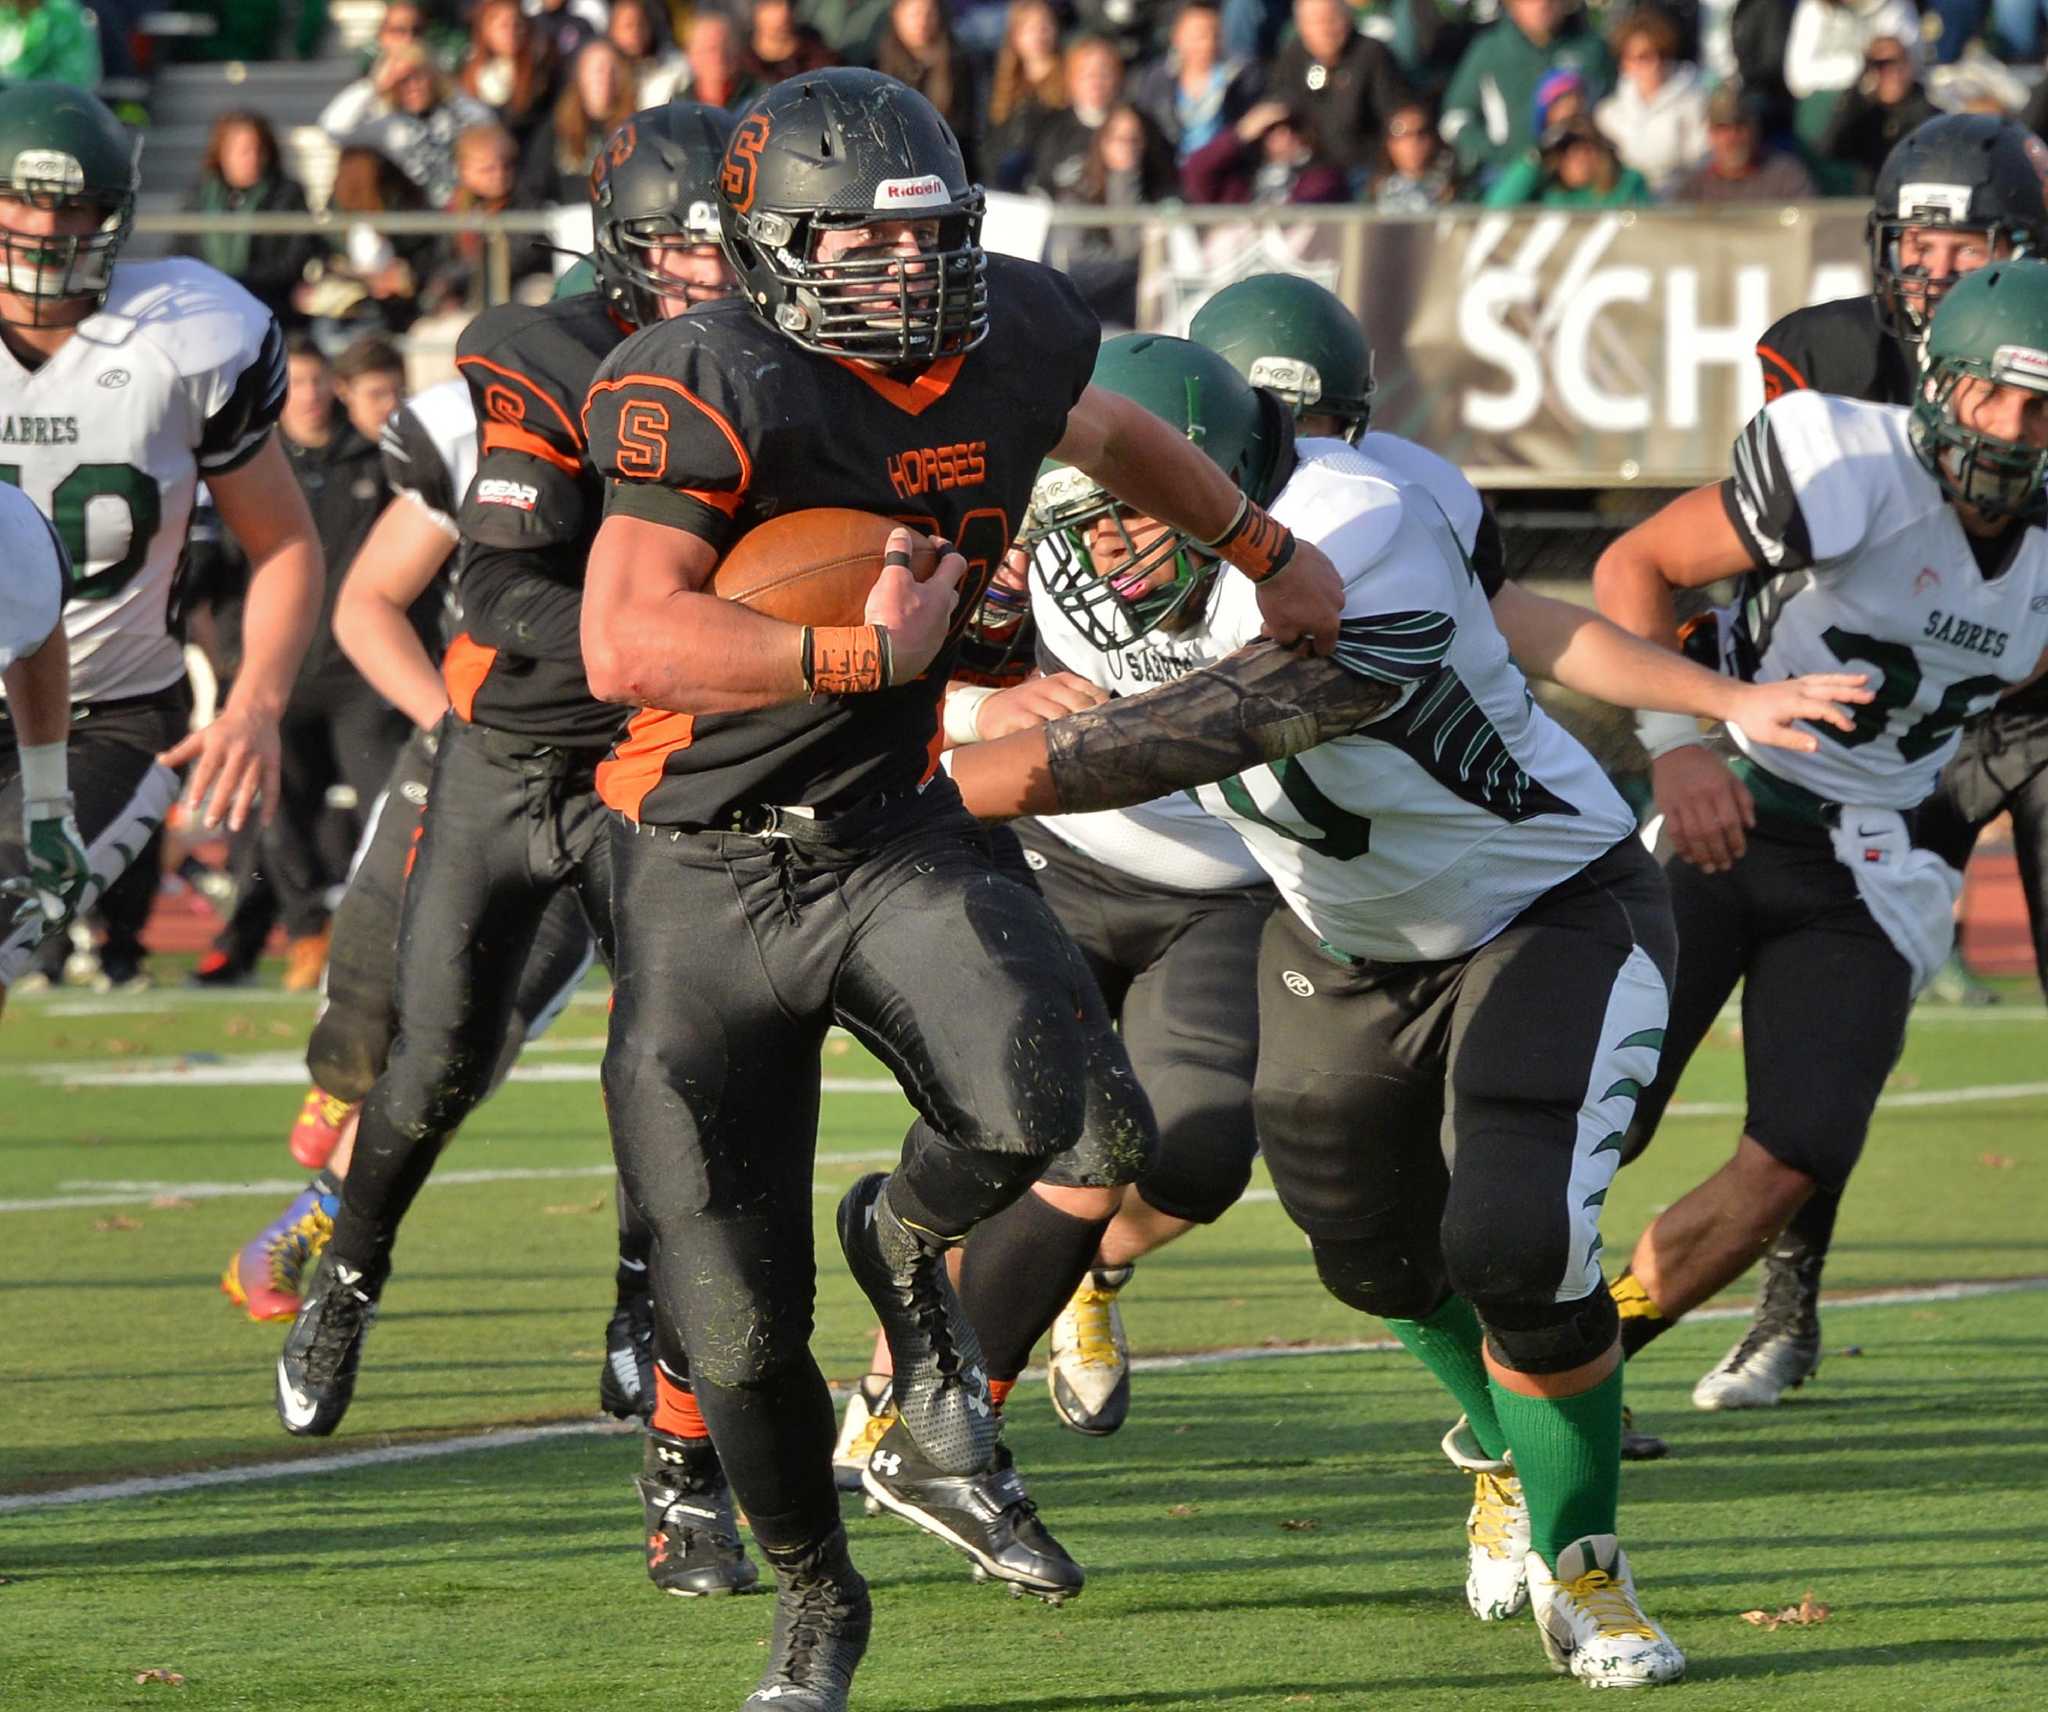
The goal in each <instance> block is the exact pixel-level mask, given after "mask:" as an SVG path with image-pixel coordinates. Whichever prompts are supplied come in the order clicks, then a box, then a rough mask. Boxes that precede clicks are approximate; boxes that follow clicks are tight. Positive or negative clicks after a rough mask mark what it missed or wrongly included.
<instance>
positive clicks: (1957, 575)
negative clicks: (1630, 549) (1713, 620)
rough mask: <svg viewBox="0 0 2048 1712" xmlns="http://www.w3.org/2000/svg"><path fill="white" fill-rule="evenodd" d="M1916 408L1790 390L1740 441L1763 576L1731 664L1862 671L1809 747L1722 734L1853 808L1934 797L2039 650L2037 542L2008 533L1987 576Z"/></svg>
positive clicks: (1739, 618)
mask: <svg viewBox="0 0 2048 1712" xmlns="http://www.w3.org/2000/svg"><path fill="white" fill-rule="evenodd" d="M1911 416H1912V413H1911V411H1910V410H1909V409H1907V408H1906V407H1904V406H1901V405H1891V404H1865V403H1862V402H1860V401H1858V400H1855V399H1847V398H1832V397H1829V396H1826V395H1825V394H1822V393H1817V392H1789V393H1786V394H1785V395H1784V396H1783V397H1782V398H1778V399H1775V400H1773V401H1772V402H1771V403H1769V404H1767V405H1765V406H1764V408H1763V409H1762V410H1761V411H1760V412H1759V413H1758V414H1757V415H1756V417H1755V418H1754V419H1752V421H1751V422H1750V424H1749V426H1748V427H1747V428H1745V429H1744V430H1743V432H1742V436H1741V438H1740V439H1738V440H1737V441H1736V443H1735V460H1734V473H1733V474H1732V475H1731V476H1730V477H1729V478H1728V480H1727V481H1725V482H1724V483H1722V487H1721V497H1722V504H1723V507H1724V509H1725V510H1726V511H1727V514H1728V518H1729V521H1730V522H1731V523H1733V524H1734V526H1735V532H1736V533H1737V535H1739V536H1740V537H1741V538H1742V541H1743V544H1744V545H1745V546H1746V547H1747V548H1748V549H1749V553H1750V556H1751V558H1752V559H1753V560H1754V561H1755V562H1756V564H1757V565H1758V566H1759V567H1761V568H1760V569H1758V570H1757V571H1755V572H1753V573H1752V574H1751V575H1750V576H1749V577H1748V578H1747V579H1746V581H1745V584H1744V589H1743V597H1742V600H1741V602H1740V604H1739V606H1738V607H1737V609H1736V615H1735V624H1734V633H1733V636H1732V639H1731V640H1732V647H1731V650H1730V651H1731V654H1732V659H1731V661H1730V664H1731V665H1732V667H1733V669H1734V670H1735V671H1737V672H1738V673H1740V675H1741V676H1743V677H1745V678H1748V679H1751V680H1752V681H1755V682H1762V683H1775V682H1777V681H1778V680H1780V679H1783V678H1790V677H1797V676H1798V675H1799V674H1801V673H1803V672H1840V671H1851V672H1856V671H1860V672H1865V673H1867V674H1868V675H1869V678H1870V687H1871V688H1872V689H1873V690H1875V691H1876V694H1877V699H1876V700H1874V701H1872V702H1871V703H1870V704H1869V705H1868V706H1865V707H1862V708H1856V709H1852V710H1851V711H1852V712H1853V713H1854V714H1855V716H1856V724H1855V728H1854V729H1853V730H1851V731H1846V732H1844V731H1837V730H1835V729H1834V728H1833V727H1832V726H1826V725H1816V726H1815V727H1814V728H1813V729H1814V730H1815V731H1816V732H1818V733H1819V735H1820V740H1821V741H1820V747H1819V749H1817V750H1816V751H1815V752H1814V753H1813V754H1811V755H1802V754H1799V753H1796V752H1795V751H1792V750H1789V749H1767V748H1762V747H1759V746H1758V745H1756V744H1755V743H1754V742H1753V741H1752V740H1751V739H1750V738H1749V737H1747V736H1746V735H1745V734H1744V733H1743V732H1741V731H1739V730H1735V729H1732V728H1731V730H1730V732H1729V736H1730V737H1731V738H1732V739H1733V740H1734V741H1735V743H1736V745H1737V746H1738V747H1739V748H1740V749H1741V750H1742V751H1743V752H1744V753H1745V754H1746V755H1748V756H1749V758H1750V760H1751V761H1753V762H1754V763H1755V764H1756V765H1757V766H1759V767H1761V768H1763V769H1764V770H1765V771H1766V772H1768V773H1771V774H1773V775H1774V776H1776V777H1778V778H1781V779H1788V780H1790V781H1791V782H1792V783H1793V784H1796V785H1799V786H1801V787H1803V788H1804V789H1806V790H1808V791H1811V792H1813V793H1814V794H1815V795H1816V796H1820V797H1825V798H1827V799H1828V800H1829V801H1831V802H1837V803H1846V804H1850V805H1852V806H1855V807H1858V808H1888V809H1897V810H1905V809H1910V808H1914V807H1916V806H1918V805H1919V804H1920V803H1921V802H1923V801H1924V800H1925V799H1926V798H1927V797H1928V796H1929V795H1931V794H1932V793H1933V790H1934V787H1935V783H1936V781H1937V780H1938V779H1939V778H1940V777H1941V770H1942V768H1943V767H1945V766H1946V765H1947V764H1948V760H1949V757H1950V756H1951V755H1953V754H1954V753H1955V749H1956V745H1957V743H1958V742H1960V741H1961V733H1962V727H1963V724H1964V722H1965V721H1966V720H1968V719H1969V718H1971V717H1972V716H1973V715H1975V714H1978V713H1981V712H1982V711H1983V710H1984V709H1986V708H1988V707H1990V706H1991V705H1992V703H1993V702H1995V701H1996V700H1997V699H1998V697H1999V695H2000V694H2001V692H2003V691H2004V690H2006V689H2007V688H2009V687H2010V686H2011V685H2013V684H2017V683H2021V682H2023V681H2025V680H2026V679H2027V678H2028V677H2030V676H2032V675H2033V672H2034V670H2035V668H2036V667H2037V666H2038V665H2039V663H2040V660H2041V656H2042V652H2043V650H2044V649H2048V532H2044V531H2043V529H2042V528H2040V527H2039V526H2038V525H2029V526H2025V527H2021V526H2017V525H2015V526H2014V527H2013V528H2012V529H2011V530H2010V531H2009V532H2008V533H2007V535H2006V536H2004V537H2002V538H2001V539H2000V540H1999V541H1998V542H1997V543H1995V544H1993V545H1990V546H1987V547H1985V548H1984V551H1985V553H1986V555H1987V558H1988V559H1989V562H1990V564H1991V567H1992V569H1993V570H1994V571H1995V572H1996V574H1995V575H1991V576H1987V575H1986V574H1985V570H1984V568H1983V566H1982V565H1980V562H1979V559H1978V553H1977V550H1976V549H1975V548H1973V546H1972V543H1971V539H1970V537H1969V536H1968V535H1967V534H1966V533H1965V532H1964V530H1963V526H1962V523H1961V521H1960V520H1959V519H1958V517H1957V516H1956V511H1955V507H1954V506H1952V505H1951V504H1949V502H1948V500H1947V498H1946V496H1945V495H1944V494H1943V492H1942V489H1941V484H1940V483H1939V482H1937V481H1936V480H1935V479H1934V477H1933V475H1932V474H1931V473H1930V472H1929V471H1928V469H1927V468H1926V466H1925V465H1923V464H1922V463H1921V462H1920V460H1919V458H1918V457H1917V456H1916V455H1915V453H1914V451H1913V446H1912V441H1911V439H1910V438H1909V434H1908V426H1909V423H1910V421H1911Z"/></svg>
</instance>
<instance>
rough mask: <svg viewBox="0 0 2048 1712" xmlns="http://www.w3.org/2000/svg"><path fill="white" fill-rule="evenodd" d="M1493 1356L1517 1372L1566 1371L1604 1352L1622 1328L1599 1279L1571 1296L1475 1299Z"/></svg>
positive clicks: (1610, 1297) (1595, 1358)
mask: <svg viewBox="0 0 2048 1712" xmlns="http://www.w3.org/2000/svg"><path fill="white" fill-rule="evenodd" d="M1472 1306H1473V1308H1474V1309H1475V1310H1476V1311H1477V1312H1478V1315H1479V1321H1480V1324H1482V1325H1483V1326H1485V1327H1486V1342H1487V1346H1488V1347H1489V1348H1490V1349H1491V1350H1492V1351H1493V1358H1494V1360H1496V1361H1498V1362H1499V1363H1500V1364H1501V1366H1503V1367H1508V1368H1512V1369H1513V1370H1514V1371H1515V1372H1517V1373H1569V1372H1570V1371H1571V1370H1572V1369H1573V1368H1575V1367H1584V1366H1585V1365H1586V1364H1587V1363H1588V1362H1589V1361H1595V1360H1597V1359H1598V1358H1599V1357H1601V1356H1602V1355H1605V1354H1606V1353H1607V1350H1608V1348H1609V1347H1610V1346H1611V1345H1612V1344H1613V1342H1614V1340H1615V1337H1616V1335H1617V1334H1618V1333H1619V1332H1620V1329H1621V1317H1620V1315H1619V1314H1617V1313H1616V1312H1615V1308H1614V1297H1613V1296H1612V1295H1610V1294H1609V1293H1608V1289H1607V1286H1606V1285H1605V1284H1602V1285H1601V1286H1600V1287H1599V1289H1597V1290H1595V1291H1594V1292H1593V1293H1592V1294H1591V1295H1590V1296H1582V1297H1580V1299H1579V1300H1578V1301H1576V1302H1541V1303H1528V1302H1474V1303H1473V1304H1472Z"/></svg>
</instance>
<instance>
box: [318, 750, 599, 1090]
mask: <svg viewBox="0 0 2048 1712" xmlns="http://www.w3.org/2000/svg"><path fill="white" fill-rule="evenodd" d="M433 771H434V739H433V737H432V735H431V734H430V733H427V732H424V731H415V732H414V733H413V734H412V737H411V738H410V739H409V740H408V741H407V743H406V745H405V747H404V748H403V749H401V750H400V751H399V752H398V760H397V763H396V764H395V765H394V766H393V767H392V769H391V775H390V777H389V779H387V780H386V781H385V785H384V789H383V790H382V791H381V792H379V793H378V795H377V796H376V798H375V800H374V801H372V802H370V803H369V804H368V805H367V810H368V819H367V823H366V824H365V826H364V828H363V839H362V843H361V844H360V845H359V846H358V848H357V850H356V859H355V864H354V866H353V867H352V868H351V870H350V872H349V879H348V890H347V891H345V892H344V893H342V897H341V903H340V905H339V906H338V907H337V908H336V909H335V912H334V940H333V943H332V944H331V945H330V946H329V947H328V952H327V995H326V1002H325V1003H324V1004H322V1006H321V1007H320V1016H319V1020H318V1021H316V1022H315V1023H314V1024H313V1035H312V1038H311V1039H310V1040H309V1041H307V1043H306V1069H307V1071H308V1072H309V1073H310V1074H311V1075H312V1078H313V1080H314V1082H315V1083H317V1084H318V1085H319V1087H320V1090H321V1092H323V1093H327V1094H332V1095H333V1096H334V1097H335V1098H336V1099H340V1100H347V1101H349V1102H351V1103H353V1102H355V1101H357V1100H360V1099H362V1098H363V1096H364V1095H366V1094H367V1093H369V1091H370V1088H371V1086H372V1084H374V1083H375V1082H376V1080H377V1078H378V1077H379V1076H381V1075H382V1074H383V1073H384V1066H385V1063H386V1061H387V1059H388V1058H389V1056H390V1052H391V1039H392V1036H393V1035H394V1034H396V1033H397V1031H398V934H399V905H400V901H401V900H402V899H403V897H404V895H405V886H406V873H407V870H408V869H409V868H410V867H411V866H412V857H413V849H414V846H415V845H417V844H418V843H419V841H420V837H421V830H420V829H421V827H422V825H423V824H424V822H425V819H426V805H427V788H428V785H429V784H430V782H431V781H432V778H433ZM590 958H591V942H590V927H589V925H588V924H587V923H586V922H585V921H584V919H583V905H582V903H581V901H580V900H579V899H578V897H577V894H576V890H575V888H574V887H569V886H563V887H560V888H558V889H557V890H556V892H555V895H554V897H553V899H552V900H551V901H550V902H549V904H548V906H547V908H546V910H545V911H544V912H543V914H542V916H541V920H540V928H539V930H538V931H537V932H536V934H535V935H534V944H533V951H532V954H531V955H530V956H528V958H527V959H526V962H525V965H524V966H523V967H522V968H521V970H520V972H519V984H518V991H517V995H516V997H515V998H514V1000H513V1004H512V1015H511V1018H510V1020H509V1022H508V1023H507V1026H506V1029H505V1033H504V1035H503V1036H502V1037H501V1038H500V1040H499V1043H498V1062H497V1065H496V1067H495V1069H494V1070H493V1071H492V1075H491V1086H492V1087H496V1086H497V1085H498V1083H500V1082H501V1081H503V1080H504V1077H505V1073H506V1072H507V1071H509V1070H510V1069H511V1068H512V1064H513V1060H515V1059H516V1058H517V1057H518V1056H519V1049H520V1047H521V1046H522V1045H524V1044H525V1043H526V1042H527V1041H528V1040H530V1039H532V1038H533V1037H534V1036H535V1035H537V1034H539V1033H540V1032H541V1031H542V1030H543V1029H545V1028H546V1027H547V1025H548V1024H549V1023H550V1022H552V1021H553V1020H554V1018H555V1016H556V1014H557V1013H558V1012H559V1011H560V1009H561V1007H562V1006H563V1005H564V1004H565V1003H567V1002H568V998H569V995H570V993H571V992H573V991H574V990H575V987H576V984H577V982H579V981H580V980H582V978H583V972H584V971H585V970H586V969H588V968H589V967H590Z"/></svg>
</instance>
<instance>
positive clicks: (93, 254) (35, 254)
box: [0, 83, 142, 327]
mask: <svg viewBox="0 0 2048 1712" xmlns="http://www.w3.org/2000/svg"><path fill="white" fill-rule="evenodd" d="M141 155H142V142H141V139H140V138H136V137H131V136H130V135H129V134H128V132H127V131H126V130H124V129H123V128H122V125H121V121H120V120H118V119H116V118H115V117H114V115H113V114H112V113H110V112H109V111H108V110H107V109H106V108H105V107H104V106H103V105H102V104H101V103H100V102H99V101H98V100H97V99H96V98H95V97H93V96H92V95H89V94H87V93H86V91H84V90H83V89H74V88H73V87H71V85H69V84H66V83H18V84H16V85H15V86H14V87H13V88H11V89H8V90H5V91H0V199H7V200H12V201H15V202H25V203H28V204H30V205H31V206H33V207H35V208H39V209H58V210H63V209H71V208H78V207H86V208H90V209H93V210H95V211H96V212H97V213H98V214H99V216H100V222H99V225H98V227H97V228H96V229H95V230H94V231H91V232H88V233H86V234H84V235H83V236H79V237H45V236H36V237H31V236H27V235H25V234H22V233H18V232H12V231H8V230H6V229H5V228H4V227H0V300H4V299H5V298H6V297H9V296H11V297H12V298H14V299H15V300H16V301H17V302H18V303H25V304H27V305H28V314H27V316H26V317H21V316H19V315H18V313H12V314H10V315H9V317H8V318H9V319H12V320H16V321H17V322H18V324H20V325H23V326H31V327H49V326H59V325H65V324H68V323H70V322H73V321H77V320H80V319H82V318H83V317H82V314H81V313H80V312H79V311H78V310H76V309H72V310H71V311H70V312H69V313H66V312H65V310H64V306H66V305H76V304H79V303H81V302H87V303H89V304H90V308H88V309H87V310H85V311H84V312H83V313H86V314H89V313H90V312H91V310H92V309H97V308H98V307H99V305H100V304H101V303H103V302H104V301H105V300H106V295H107V291H108V289H109V288H110V287H111V286H112V285H113V282H114V258H115V256H116V255H118V254H119V253H120V249H121V246H122V245H123V244H124V243H126V242H127V240H128V234H129V232H130V231H132V230H133V229H134V226H135V186H136V180H137V174H138V169H139V165H140V161H141Z"/></svg>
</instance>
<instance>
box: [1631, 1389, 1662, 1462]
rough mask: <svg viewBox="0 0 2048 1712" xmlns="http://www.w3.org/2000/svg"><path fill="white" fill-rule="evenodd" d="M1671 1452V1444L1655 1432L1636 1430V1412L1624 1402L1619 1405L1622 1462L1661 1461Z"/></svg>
mask: <svg viewBox="0 0 2048 1712" xmlns="http://www.w3.org/2000/svg"><path fill="white" fill-rule="evenodd" d="M1670 1454H1671V1446H1670V1445H1669V1444H1668V1443H1667V1442H1666V1441H1664V1440H1663V1439H1660V1438H1659V1437H1658V1436H1657V1435H1656V1434H1655V1433H1639V1432H1637V1431H1636V1412H1635V1410H1633V1409H1631V1408H1630V1407H1629V1406H1628V1405H1627V1404H1626V1403H1624V1404H1622V1406H1621V1460H1622V1461H1623V1462H1661V1461H1663V1460H1664V1458H1665V1457H1667V1456H1669V1455H1670Z"/></svg>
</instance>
